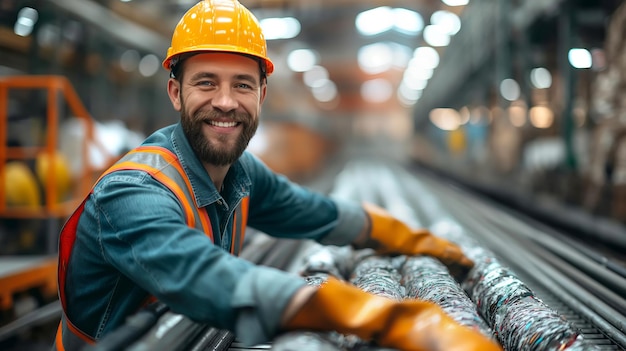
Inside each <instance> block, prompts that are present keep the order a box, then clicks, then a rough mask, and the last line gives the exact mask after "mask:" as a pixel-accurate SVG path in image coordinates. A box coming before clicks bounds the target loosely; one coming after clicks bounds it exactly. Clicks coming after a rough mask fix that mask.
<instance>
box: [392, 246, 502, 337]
mask: <svg viewBox="0 0 626 351" xmlns="http://www.w3.org/2000/svg"><path fill="white" fill-rule="evenodd" d="M400 272H401V274H402V283H403V285H404V286H405V288H406V295H407V297H408V298H415V299H420V300H426V301H431V302H434V303H436V304H437V305H439V306H440V307H441V308H442V309H443V310H444V311H445V312H446V313H447V314H448V315H450V317H452V318H453V319H454V320H456V321H457V322H458V323H459V324H461V325H464V326H467V327H470V328H472V329H475V330H477V331H479V332H480V333H482V334H483V335H485V336H487V337H489V338H492V339H494V340H495V339H496V337H495V334H494V333H493V331H492V329H491V328H490V327H489V325H488V324H487V322H485V320H484V319H483V318H482V317H481V316H480V314H479V313H478V311H477V310H476V305H475V304H474V302H473V301H472V300H471V299H470V298H469V296H467V294H466V293H465V291H463V288H462V287H461V286H460V285H459V283H458V282H457V281H456V280H454V278H453V277H452V276H451V275H450V273H449V272H448V269H447V268H446V266H444V265H443V264H442V263H441V262H439V261H438V260H436V259H434V258H432V257H427V256H416V257H409V258H408V259H407V260H406V262H405V263H404V265H403V266H402V268H401V270H400Z"/></svg>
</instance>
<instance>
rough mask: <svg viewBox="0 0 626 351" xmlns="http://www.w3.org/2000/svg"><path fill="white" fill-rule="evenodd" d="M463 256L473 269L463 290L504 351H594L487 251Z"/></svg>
mask: <svg viewBox="0 0 626 351" xmlns="http://www.w3.org/2000/svg"><path fill="white" fill-rule="evenodd" d="M467 254H468V256H469V257H470V258H471V259H472V260H473V261H474V263H475V264H476V265H475V267H474V268H473V269H472V271H471V272H470V274H469V276H468V278H467V279H466V280H465V282H464V284H463V288H464V289H465V290H466V291H467V293H468V294H469V296H470V298H472V300H473V301H474V302H475V303H476V305H477V306H478V311H479V312H480V314H481V315H482V316H483V317H484V318H485V320H486V321H487V323H488V324H489V326H490V327H491V328H492V329H493V330H494V331H495V333H496V335H497V336H498V340H499V341H500V343H501V344H502V345H503V346H504V348H505V349H506V350H510V351H513V350H515V351H527V350H528V351H530V350H532V351H562V350H568V351H574V350H578V349H579V347H583V346H584V348H581V349H580V350H582V349H585V350H596V348H595V347H594V346H592V345H586V344H585V341H584V340H582V337H581V336H580V333H579V331H578V330H576V329H575V328H574V327H573V326H572V325H571V324H570V323H569V322H568V321H567V320H565V319H564V318H563V317H562V316H561V315H560V314H559V313H558V312H556V311H555V310H553V309H552V308H550V307H549V306H548V305H546V304H545V303H544V302H543V301H541V299H539V298H538V297H537V296H535V295H534V293H533V292H532V291H531V289H530V288H529V287H528V286H526V284H524V282H522V281H521V280H520V279H519V278H517V276H516V275H515V273H514V272H513V271H511V270H510V269H509V268H508V267H506V266H504V265H503V264H501V263H500V262H499V261H498V260H497V259H496V258H495V257H494V255H493V254H492V253H490V252H489V251H488V250H486V249H483V248H480V247H475V248H473V249H471V250H468V252H467Z"/></svg>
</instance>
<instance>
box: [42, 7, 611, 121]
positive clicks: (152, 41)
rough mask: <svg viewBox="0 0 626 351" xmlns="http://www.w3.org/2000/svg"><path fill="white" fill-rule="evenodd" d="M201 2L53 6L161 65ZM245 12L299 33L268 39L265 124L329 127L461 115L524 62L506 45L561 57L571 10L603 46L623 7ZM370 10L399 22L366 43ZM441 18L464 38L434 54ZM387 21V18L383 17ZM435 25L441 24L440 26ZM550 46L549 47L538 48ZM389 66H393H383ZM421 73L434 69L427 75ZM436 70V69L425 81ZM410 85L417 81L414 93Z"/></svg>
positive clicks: (378, 22)
mask: <svg viewBox="0 0 626 351" xmlns="http://www.w3.org/2000/svg"><path fill="white" fill-rule="evenodd" d="M195 1H196V0H55V1H53V3H54V4H55V5H56V6H59V7H63V8H64V9H65V10H67V11H70V12H74V13H75V14H76V15H79V16H81V17H82V18H84V19H86V20H87V21H90V22H92V23H93V24H95V25H96V26H99V27H100V28H101V29H102V30H104V31H108V32H109V33H110V34H112V35H114V36H116V37H118V38H119V39H120V41H124V42H126V43H127V44H129V46H131V47H135V48H138V49H141V50H142V51H143V52H151V53H153V54H155V55H157V57H159V59H162V58H163V56H164V54H165V52H166V50H167V47H168V46H169V41H170V37H171V33H172V31H173V30H174V27H175V26H176V23H177V21H178V20H179V19H180V17H181V16H182V15H183V13H184V12H185V11H186V10H187V9H188V8H189V7H191V6H193V4H194V3H195ZM241 2H242V3H243V4H244V5H246V6H247V7H248V8H249V9H250V10H251V11H252V12H253V13H254V14H255V15H256V16H257V17H258V18H259V20H260V21H261V23H262V25H263V26H264V31H265V30H266V27H265V25H264V22H265V21H266V20H268V19H276V18H282V19H284V18H291V19H296V20H297V21H298V25H299V26H298V28H299V31H297V33H296V34H295V36H293V37H289V38H286V39H271V38H270V39H268V48H269V55H270V58H271V59H272V60H273V61H274V63H275V66H276V73H275V74H274V75H273V76H272V77H271V78H270V82H269V84H270V85H269V89H270V95H269V98H268V100H267V102H266V104H265V109H264V111H265V112H266V115H268V114H269V115H270V116H269V117H274V118H286V119H289V120H293V119H298V118H303V119H305V120H307V121H311V120H315V119H318V120H319V119H324V117H323V116H349V117H352V116H357V117H358V116H362V115H369V116H372V115H373V116H387V115H394V114H406V115H413V116H415V117H416V118H417V119H421V120H424V119H425V118H424V117H425V115H426V114H427V113H428V111H429V110H430V109H431V108H434V107H440V106H450V107H456V108H458V107H460V106H454V104H455V103H458V104H461V103H465V100H464V99H467V98H468V96H470V97H471V95H472V91H473V90H474V91H477V92H479V91H481V90H483V91H484V89H475V86H472V84H476V82H478V81H480V80H483V81H485V80H492V81H493V82H490V84H493V83H494V82H496V80H497V79H498V78H497V77H496V78H493V75H494V74H504V75H506V74H507V73H506V70H505V68H506V67H504V66H506V65H509V66H512V65H513V64H514V61H515V60H519V59H520V58H519V57H516V56H511V57H510V58H508V59H507V58H506V57H504V56H501V53H498V50H499V49H500V48H502V47H503V45H502V44H501V43H503V42H505V41H507V40H511V38H515V37H516V36H517V38H518V40H519V38H520V37H521V36H525V35H526V34H525V33H531V34H532V35H534V38H535V39H533V37H531V36H529V41H530V42H529V45H531V46H532V47H530V49H532V50H537V51H538V52H539V54H540V55H543V56H546V55H555V53H556V50H555V48H556V47H558V45H557V42H558V41H559V40H563V38H562V37H559V36H558V34H557V32H558V26H559V24H558V21H559V14H560V13H562V11H561V9H562V8H563V7H565V4H567V5H568V6H570V7H575V8H576V9H575V11H573V13H574V15H575V17H577V18H578V19H579V22H581V23H583V25H585V27H584V31H583V32H584V33H596V34H594V35H595V36H596V37H598V39H599V40H596V41H597V42H598V43H599V44H600V45H601V42H602V39H603V35H604V34H603V33H604V27H605V26H606V21H607V16H608V14H610V11H612V10H613V9H614V8H615V7H616V6H617V4H619V3H620V1H618V0H602V1H592V0H575V1H572V2H566V1H563V0H523V1H522V0H509V1H503V0H370V1H367V0H241ZM373 9H378V10H381V9H383V10H386V11H387V12H386V13H387V14H389V13H390V11H391V12H393V13H394V16H395V18H393V19H392V20H391V22H385V20H384V19H385V17H384V15H381V14H380V13H377V14H375V15H374V16H373V17H371V18H368V19H366V20H365V21H363V22H364V23H366V24H367V25H369V26H373V27H376V26H378V29H379V30H380V31H379V32H377V33H376V34H373V35H364V34H362V33H360V32H359V31H358V30H357V26H356V23H357V17H358V16H359V14H361V13H363V12H364V11H367V10H373ZM407 10H408V12H407ZM442 11H443V12H444V13H446V14H448V15H450V14H452V15H456V16H457V17H458V19H459V21H460V23H458V24H461V27H460V28H457V30H458V32H455V33H453V34H450V35H449V36H448V39H449V43H443V44H433V43H432V42H431V41H430V40H427V38H426V37H427V36H426V35H425V34H426V32H427V30H428V29H427V28H428V27H440V25H442V24H450V23H451V22H450V19H449V17H446V18H447V19H445V20H442V19H441V18H442V17H441V16H439V17H437V15H441V13H442ZM381 13H382V14H385V11H383V12H381ZM407 13H412V14H413V15H412V16H410V15H407ZM415 14H417V15H415ZM415 16H417V17H419V20H420V21H421V23H419V26H418V27H419V28H418V30H417V31H416V32H410V31H407V30H406V29H407V25H408V24H411V23H412V22H411V21H414V20H415ZM561 17H562V16H561ZM437 21H439V22H440V23H435V22H437ZM452 22H454V21H452ZM591 22H593V23H591ZM536 23H543V25H542V28H544V29H541V32H540V33H538V32H537V31H534V32H533V31H531V30H530V29H529V28H530V27H531V26H532V25H534V24H536ZM435 24H436V25H435ZM452 24H453V25H454V23H452ZM458 24H457V25H458ZM381 28H382V29H381ZM370 29H372V28H370ZM374 29H376V28H374ZM431 32H432V31H431ZM533 33H534V34H533ZM268 34H271V33H268V32H267V31H266V36H267V35H268ZM270 36H271V35H270ZM587 36H589V35H588V34H587ZM268 38H269V36H268ZM583 39H584V38H583ZM533 40H535V42H533ZM547 40H550V42H546V43H544V44H542V43H540V41H547ZM555 40H556V41H557V42H555ZM587 41H588V40H587ZM582 44H585V43H582ZM542 45H544V47H543V48H542V47H541V46H542ZM594 45H595V44H594ZM364 47H366V48H369V51H368V52H367V54H366V55H365V57H366V59H365V62H363V61H359V52H360V51H361V50H362V49H363V48H364ZM420 47H422V48H423V47H426V48H428V49H430V50H431V51H420V54H419V55H417V56H418V58H419V59H420V60H418V62H419V65H421V67H419V68H420V69H419V70H416V69H411V64H410V62H409V60H410V59H411V58H412V57H415V56H416V55H415V53H416V52H417V51H416V49H418V48H420ZM301 49H307V50H311V51H312V52H313V53H314V54H315V56H314V57H315V58H316V60H315V61H314V64H315V66H314V67H312V68H311V67H308V68H307V69H301V70H299V71H298V70H294V69H293V67H292V66H291V65H290V62H291V61H290V58H291V57H293V56H290V55H291V54H293V53H294V52H300V51H298V50H301ZM420 50H421V49H420ZM433 51H434V52H435V56H437V57H436V58H437V61H438V62H437V64H435V65H432V62H428V63H425V62H424V61H423V60H421V59H423V58H424V57H430V56H432V55H433V53H432V52H433ZM498 55H500V61H499V65H500V66H498V65H494V62H493V61H492V60H493V59H494V57H498ZM529 55H535V54H532V53H531V54H529ZM503 57H504V58H503ZM384 59H389V60H390V61H389V62H387V63H385V62H383V61H384ZM552 60H553V61H554V59H552ZM295 61H296V62H299V63H302V62H303V61H305V60H304V59H303V58H302V56H300V58H299V59H296V60H295ZM363 63H365V64H369V65H373V66H376V65H378V66H379V67H374V68H381V67H382V69H379V70H376V69H371V68H372V67H369V68H367V67H365V68H364V67H363V66H362V64H363ZM531 64H532V62H531ZM423 66H428V67H426V70H421V69H422V68H424V67H423ZM430 67H434V69H430V72H429V71H428V70H429V68H430ZM503 67H504V68H503ZM510 68H511V67H509V69H510ZM481 70H482V71H481ZM485 70H486V71H487V73H485ZM424 71H426V73H424ZM498 72H499V73H498ZM416 75H417V76H416ZM477 76H478V77H480V79H477ZM320 77H321V78H322V79H320ZM407 77H411V78H410V79H408V84H407ZM323 78H327V79H323ZM320 82H322V83H320ZM407 86H408V89H407ZM329 87H330V88H332V89H329ZM333 89H334V90H333ZM483 94H484V93H483ZM311 117H315V118H311Z"/></svg>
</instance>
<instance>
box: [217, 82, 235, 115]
mask: <svg viewBox="0 0 626 351" xmlns="http://www.w3.org/2000/svg"><path fill="white" fill-rule="evenodd" d="M212 103H213V107H215V108H216V109H219V110H221V111H222V112H229V111H232V110H234V109H236V108H237V106H238V105H239V103H238V102H237V99H236V98H235V96H234V95H233V92H232V91H231V89H228V88H220V89H218V90H217V91H216V93H215V95H214V96H213V101H212Z"/></svg>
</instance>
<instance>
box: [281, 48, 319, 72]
mask: <svg viewBox="0 0 626 351" xmlns="http://www.w3.org/2000/svg"><path fill="white" fill-rule="evenodd" d="M316 63H317V53H316V52H314V51H313V50H309V49H298V50H293V51H292V52H290V53H289V55H287V66H288V67H289V69H291V70H292V71H294V72H305V71H308V70H310V69H311V68H312V67H313V66H315V64H316Z"/></svg>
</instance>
